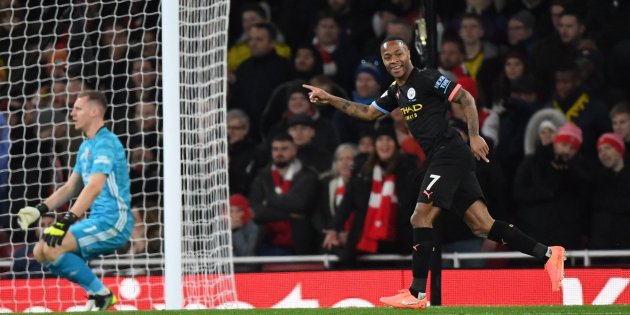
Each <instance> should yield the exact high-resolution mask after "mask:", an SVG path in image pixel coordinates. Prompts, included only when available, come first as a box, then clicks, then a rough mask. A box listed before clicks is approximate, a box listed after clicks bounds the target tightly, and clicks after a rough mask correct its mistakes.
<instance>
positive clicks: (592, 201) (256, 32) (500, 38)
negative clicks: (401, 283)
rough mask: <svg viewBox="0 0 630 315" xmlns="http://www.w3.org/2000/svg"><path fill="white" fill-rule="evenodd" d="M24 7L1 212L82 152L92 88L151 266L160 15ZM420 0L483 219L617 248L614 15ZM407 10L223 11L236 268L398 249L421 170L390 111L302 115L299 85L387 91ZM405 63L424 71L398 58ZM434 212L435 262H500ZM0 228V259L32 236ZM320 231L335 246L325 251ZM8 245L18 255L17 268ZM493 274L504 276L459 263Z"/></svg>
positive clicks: (316, 4) (626, 187) (564, 240)
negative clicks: (119, 149) (385, 47)
mask: <svg viewBox="0 0 630 315" xmlns="http://www.w3.org/2000/svg"><path fill="white" fill-rule="evenodd" d="M31 2H32V1H28V0H23V1H0V21H1V24H0V34H1V36H0V43H1V45H0V93H1V94H0V99H1V100H2V101H1V102H0V107H1V108H0V110H1V111H2V115H0V130H1V131H2V132H1V133H0V135H1V136H2V139H0V150H2V151H1V152H0V157H4V159H0V168H3V169H6V170H8V172H2V173H0V174H5V176H0V187H4V190H2V189H0V194H3V195H0V200H2V201H4V204H3V205H2V211H4V212H6V213H10V212H12V213H15V212H17V210H18V209H19V208H21V207H22V206H23V205H24V204H35V203H37V202H38V201H39V200H41V198H42V197H44V196H46V195H47V194H48V193H49V192H50V191H51V190H52V189H53V188H54V187H56V186H58V185H59V184H60V183H63V182H64V179H65V178H67V175H68V172H69V170H70V168H69V165H72V159H73V156H72V155H71V154H70V153H69V152H74V151H76V150H75V148H76V145H77V140H79V143H80V137H76V136H78V135H73V133H74V130H73V128H72V126H71V121H69V120H68V110H69V109H70V107H71V105H72V103H73V101H74V99H75V98H76V95H77V93H78V91H80V90H81V89H83V88H86V87H87V88H95V89H100V90H102V91H104V92H106V93H107V95H108V97H109V99H110V101H111V104H112V111H111V113H110V116H109V117H110V118H111V122H112V125H111V127H112V128H113V130H114V131H115V132H116V133H117V134H119V135H120V137H121V139H122V141H123V144H124V145H125V146H126V147H127V149H128V156H129V159H130V163H131V170H130V172H131V175H132V176H131V178H132V193H133V204H134V215H136V216H137V219H138V220H137V222H138V227H137V231H136V232H137V233H136V232H134V233H136V234H134V235H135V238H134V240H133V241H132V242H131V244H130V246H129V248H127V249H124V252H128V253H133V254H144V255H151V253H155V254H156V255H159V253H160V252H161V244H160V242H159V236H160V235H161V231H160V228H159V224H158V223H159V222H160V220H161V210H160V209H161V208H160V204H161V200H160V198H159V196H160V194H159V191H161V190H162V186H163V185H162V183H161V182H160V174H161V169H160V165H161V163H160V161H161V151H160V147H161V132H162V126H161V106H162V104H161V79H160V73H161V70H160V66H161V65H160V63H161V61H160V54H161V53H160V49H161V45H160V36H161V35H160V32H159V28H158V26H159V23H160V21H159V18H160V16H159V1H129V2H128V3H127V2H123V3H115V2H112V3H110V2H109V1H98V2H97V1H87V4H85V5H82V6H79V9H76V8H75V9H74V10H69V9H68V8H69V2H70V1H66V3H67V4H68V5H65V6H64V5H62V6H59V7H57V8H55V9H48V8H47V6H46V5H45V4H46V3H47V2H51V1H49V0H45V1H42V3H43V4H44V5H42V6H40V5H35V4H32V3H31ZM53 2H54V1H53ZM62 2H63V1H62ZM435 2H436V3H435V5H436V10H437V16H438V25H437V29H438V43H437V48H438V52H439V60H438V63H439V70H440V71H441V72H442V73H443V74H444V75H445V76H447V77H448V78H450V79H451V80H454V81H456V82H458V83H459V84H461V85H462V86H463V87H464V88H465V89H466V90H468V91H469V92H470V93H471V94H472V95H473V96H474V98H475V100H476V103H477V107H478V112H479V121H480V127H481V133H482V136H483V137H484V138H485V139H486V141H487V142H488V143H489V144H490V146H491V148H492V150H491V154H490V156H489V159H490V161H491V163H489V164H486V163H483V162H480V163H478V165H477V176H478V178H479V181H480V183H481V186H482V188H483V190H484V193H485V195H486V199H487V201H488V204H489V208H490V212H491V214H492V215H493V216H494V217H495V218H500V219H504V220H509V221H511V222H515V224H517V225H518V226H519V228H520V229H522V230H523V231H524V232H526V233H528V234H529V235H531V236H533V237H534V238H536V239H537V240H539V241H541V242H543V243H546V244H552V245H562V246H565V247H566V248H568V249H584V248H589V249H630V235H628V233H625V232H626V231H627V229H628V228H630V199H629V198H630V171H628V169H627V168H626V167H625V163H627V162H628V155H626V154H625V148H626V146H627V145H629V143H630V107H629V106H628V103H627V102H628V96H629V94H628V93H629V92H630V89H629V88H630V86H629V85H630V84H629V83H628V82H629V81H627V80H626V79H625V75H626V74H627V73H629V71H630V63H629V62H628V58H627V56H630V24H629V23H627V22H626V21H627V20H628V18H630V2H629V1H625V0H604V1H601V0H599V1H596V0H582V1H577V0H574V1H571V0H510V1H508V0H448V1H435ZM51 3H52V2H51ZM420 5H421V2H420V1H414V0H266V1H252V0H242V1H232V2H231V8H230V20H229V47H228V55H227V62H228V65H227V67H228V76H227V77H228V85H229V90H228V99H227V101H228V103H227V107H228V114H227V132H228V140H229V160H230V163H229V188H230V194H231V197H230V215H231V224H232V231H233V232H232V235H233V245H234V254H235V255H236V256H257V255H265V256H267V255H306V254H318V253H325V252H331V253H335V254H338V255H339V257H340V258H341V262H340V263H339V266H340V267H346V266H348V267H357V264H359V263H358V262H357V261H356V258H357V256H359V255H363V254H379V253H395V254H409V253H410V252H411V249H410V245H411V226H410V224H409V217H410V215H411V212H412V211H413V208H414V205H415V202H416V198H417V194H418V193H419V179H420V178H421V177H420V176H421V175H422V171H423V165H424V161H425V158H426V157H425V154H424V152H423V150H422V148H421V147H420V146H419V145H418V144H417V143H416V142H415V141H414V140H413V138H412V137H411V136H410V134H409V132H408V130H407V127H406V124H405V122H404V118H403V115H402V114H401V113H400V112H399V111H394V112H393V113H392V115H391V117H388V118H386V119H383V120H379V121H375V122H365V121H359V120H356V119H353V118H350V117H348V116H346V115H345V114H343V113H341V112H338V111H336V110H334V109H333V108H331V107H327V106H318V105H316V104H312V103H310V102H309V100H308V95H307V91H306V90H305V89H304V88H302V87H301V84H303V83H308V84H311V85H314V86H317V87H320V88H322V89H325V90H326V91H329V92H330V93H332V94H334V95H337V96H340V97H343V98H346V99H350V100H353V101H355V102H358V103H362V104H366V106H368V105H369V104H370V103H371V102H372V101H374V100H375V99H377V98H378V97H379V96H380V95H381V94H382V93H383V92H384V91H385V90H386V88H387V87H388V86H389V85H390V84H391V83H392V81H393V80H392V78H391V77H390V76H389V74H388V73H387V71H386V70H385V69H384V67H383V65H382V62H381V60H380V55H379V46H380V43H381V41H382V40H383V39H384V38H385V37H387V36H398V37H400V38H402V39H403V40H405V41H406V42H407V43H408V44H409V47H412V51H413V50H414V49H413V47H414V39H415V37H414V28H415V26H414V23H415V22H416V20H417V19H419V18H421V17H422V10H421V7H420ZM82 10H85V11H82ZM84 16H87V17H88V18H87V19H86V18H79V17H84ZM114 16H116V17H117V18H116V19H114ZM47 21H49V22H47ZM26 22H28V23H26ZM412 60H413V61H414V64H415V65H416V66H417V67H422V66H423V65H422V63H421V59H420V58H419V57H418V56H417V55H415V53H414V56H413V57H412ZM449 117H450V120H451V125H452V126H453V127H454V128H456V129H457V130H459V131H461V136H462V137H463V138H464V140H466V138H467V127H466V123H465V122H464V121H463V119H464V115H463V112H462V109H461V108H458V107H456V106H452V107H451V110H450V112H449ZM9 143H10V144H11V145H8V144H9ZM629 155H630V154H629ZM8 174H11V175H10V176H8ZM9 200H10V202H9ZM442 216H443V218H442V221H441V228H440V230H441V237H442V243H443V250H444V251H445V252H453V251H457V252H467V251H474V252H476V251H501V250H507V248H506V247H505V246H504V245H503V244H496V243H493V242H491V241H487V240H482V239H478V238H476V237H475V236H473V235H472V234H471V233H470V232H469V231H468V228H467V227H466V226H465V224H464V223H463V222H461V220H460V218H457V217H455V216H454V215H452V214H451V213H450V212H448V211H445V212H443V215H442ZM0 226H2V227H4V228H0V256H2V255H4V256H12V255H13V256H15V255H25V254H24V253H26V255H28V246H27V244H28V242H25V240H27V241H31V242H32V241H33V240H36V239H37V236H36V235H27V236H26V237H25V236H24V235H20V234H19V233H15V232H9V231H12V230H13V228H12V226H11V222H10V220H9V216H8V215H4V216H3V215H2V214H0ZM14 226H15V225H13V227H14ZM331 230H334V231H338V232H340V235H342V237H341V239H340V240H334V241H333V240H331V239H330V238H327V237H326V236H327V235H329V233H330V232H329V231H331ZM147 235H150V236H147ZM9 237H13V241H14V242H16V243H19V242H20V241H21V242H23V243H24V244H25V245H24V248H25V249H24V248H22V249H21V250H22V252H19V253H17V254H16V252H17V250H16V248H18V247H16V246H8V245H6V244H8V243H7V240H8V238H9ZM147 240H148V241H147ZM151 240H153V241H151ZM3 244H4V245H5V246H3ZM18 249H19V248H18ZM602 263H609V264H615V263H619V261H618V260H610V259H609V260H606V261H602ZM497 264H503V265H518V263H515V262H510V261H501V262H497V261H492V262H491V261H487V262H486V261H482V260H479V261H470V262H467V264H465V265H464V267H485V266H496V265H497ZM248 267H251V266H248ZM258 268H260V266H256V267H251V268H243V269H244V270H256V269H258ZM263 268H265V267H264V266H263Z"/></svg>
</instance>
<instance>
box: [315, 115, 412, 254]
mask: <svg viewBox="0 0 630 315" xmlns="http://www.w3.org/2000/svg"><path fill="white" fill-rule="evenodd" d="M375 139H376V140H375V150H374V152H373V153H372V154H370V155H368V156H367V157H366V158H365V159H358V160H357V161H356V162H355V165H357V167H355V171H354V172H353V174H352V177H351V178H350V181H349V182H348V184H347V185H346V192H345V195H344V198H343V200H342V202H341V204H340V205H339V208H338V209H337V212H335V216H334V218H333V220H332V221H333V224H332V226H331V227H330V230H328V232H327V234H326V238H325V240H324V243H323V246H324V248H325V249H335V250H338V254H339V255H340V258H341V259H342V261H343V262H344V263H352V262H353V261H354V258H355V257H356V255H359V254H375V253H408V248H409V245H410V244H411V240H412V235H411V234H412V231H411V228H410V227H409V217H410V216H411V211H412V209H413V207H414V204H415V201H416V197H417V196H416V193H417V192H416V191H415V186H414V185H410V183H412V182H414V179H413V176H414V175H415V170H416V164H415V162H414V161H413V160H412V159H409V158H408V157H407V156H406V155H403V154H400V152H399V148H398V143H397V142H396V134H395V131H394V128H393V126H392V125H391V123H389V122H387V123H386V122H384V123H382V124H381V125H380V126H379V128H377V130H376V132H375ZM350 215H354V220H353V224H352V227H351V229H350V231H349V233H348V238H347V242H346V243H345V244H342V243H341V242H340V239H339V232H341V231H343V230H344V226H345V224H346V221H347V219H348V218H349V217H350Z"/></svg>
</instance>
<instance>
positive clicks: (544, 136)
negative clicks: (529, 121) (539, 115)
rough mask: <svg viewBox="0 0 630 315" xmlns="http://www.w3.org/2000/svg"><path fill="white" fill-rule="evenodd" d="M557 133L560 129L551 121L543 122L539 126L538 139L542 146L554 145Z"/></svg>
mask: <svg viewBox="0 0 630 315" xmlns="http://www.w3.org/2000/svg"><path fill="white" fill-rule="evenodd" d="M557 133H558V128H557V127H556V125H554V124H553V123H552V122H551V121H549V120H543V122H541V123H540V125H539V126H538V137H539V139H540V144H541V145H542V146H548V145H550V144H551V143H553V139H555V137H556V134H557Z"/></svg>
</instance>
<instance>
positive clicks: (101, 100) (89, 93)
mask: <svg viewBox="0 0 630 315" xmlns="http://www.w3.org/2000/svg"><path fill="white" fill-rule="evenodd" d="M79 97H80V98H81V97H87V100H88V101H91V102H95V103H97V104H98V105H100V106H101V107H102V108H103V113H105V112H106V111H107V107H108V106H107V98H106V97H105V94H103V93H102V92H101V91H96V90H85V91H83V92H81V94H79Z"/></svg>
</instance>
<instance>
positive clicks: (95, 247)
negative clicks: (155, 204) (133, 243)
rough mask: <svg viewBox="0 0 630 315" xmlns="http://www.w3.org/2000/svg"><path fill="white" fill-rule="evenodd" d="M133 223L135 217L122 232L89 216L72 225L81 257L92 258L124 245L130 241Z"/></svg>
mask: <svg viewBox="0 0 630 315" xmlns="http://www.w3.org/2000/svg"><path fill="white" fill-rule="evenodd" d="M130 217H131V216H130ZM133 225H134V222H133V219H132V218H130V220H127V222H126V224H125V226H124V228H123V230H122V232H120V231H118V230H116V229H115V228H114V226H113V225H111V224H108V223H106V222H104V221H102V220H94V219H90V218H88V219H85V220H82V221H79V222H77V223H75V224H73V225H72V226H70V231H71V232H72V235H74V237H75V238H76V240H77V248H78V251H79V254H80V255H81V257H82V258H83V259H85V260H90V259H93V258H96V257H98V256H100V255H106V254H110V253H112V252H114V251H115V250H117V249H119V248H121V247H123V246H124V245H125V244H126V243H127V241H129V238H130V236H131V231H132V230H133Z"/></svg>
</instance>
